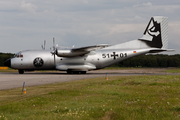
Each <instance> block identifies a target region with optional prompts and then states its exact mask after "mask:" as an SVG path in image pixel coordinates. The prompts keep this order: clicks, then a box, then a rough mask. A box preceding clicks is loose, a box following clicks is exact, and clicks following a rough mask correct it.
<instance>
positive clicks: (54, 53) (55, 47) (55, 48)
mask: <svg viewBox="0 0 180 120" xmlns="http://www.w3.org/2000/svg"><path fill="white" fill-rule="evenodd" d="M57 47H58V45H56V46H55V39H54V38H53V47H52V48H53V51H51V54H52V55H54V65H56V53H57Z"/></svg>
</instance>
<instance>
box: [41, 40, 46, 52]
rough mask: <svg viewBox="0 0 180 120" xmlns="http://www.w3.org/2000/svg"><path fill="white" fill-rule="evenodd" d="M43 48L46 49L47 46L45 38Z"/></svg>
mask: <svg viewBox="0 0 180 120" xmlns="http://www.w3.org/2000/svg"><path fill="white" fill-rule="evenodd" d="M41 47H42V49H43V50H45V47H46V40H44V46H43V45H41Z"/></svg>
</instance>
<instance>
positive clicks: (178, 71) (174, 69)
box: [165, 68, 180, 73]
mask: <svg viewBox="0 0 180 120" xmlns="http://www.w3.org/2000/svg"><path fill="white" fill-rule="evenodd" d="M165 72H169V73H180V68H173V69H170V70H166V71H165Z"/></svg>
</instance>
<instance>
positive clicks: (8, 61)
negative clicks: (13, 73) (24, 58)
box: [4, 59, 11, 67]
mask: <svg viewBox="0 0 180 120" xmlns="http://www.w3.org/2000/svg"><path fill="white" fill-rule="evenodd" d="M4 65H5V66H7V67H11V59H8V60H6V61H5V62H4Z"/></svg>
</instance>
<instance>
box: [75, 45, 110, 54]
mask: <svg viewBox="0 0 180 120" xmlns="http://www.w3.org/2000/svg"><path fill="white" fill-rule="evenodd" d="M109 46H110V45H107V44H100V45H94V46H87V47H80V48H73V49H72V52H76V51H87V52H90V51H94V50H98V49H102V48H105V47H109Z"/></svg>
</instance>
